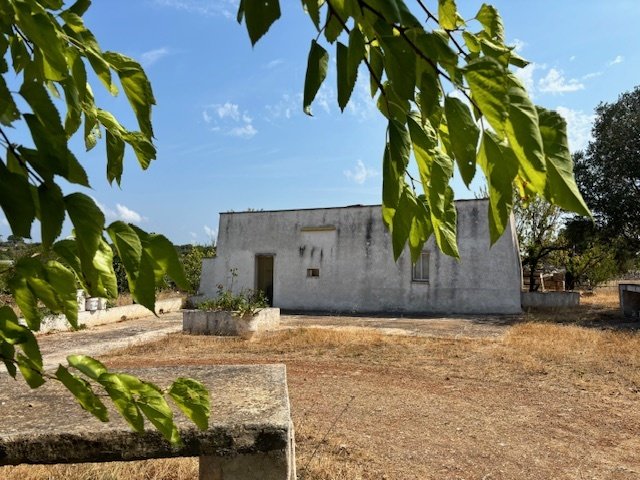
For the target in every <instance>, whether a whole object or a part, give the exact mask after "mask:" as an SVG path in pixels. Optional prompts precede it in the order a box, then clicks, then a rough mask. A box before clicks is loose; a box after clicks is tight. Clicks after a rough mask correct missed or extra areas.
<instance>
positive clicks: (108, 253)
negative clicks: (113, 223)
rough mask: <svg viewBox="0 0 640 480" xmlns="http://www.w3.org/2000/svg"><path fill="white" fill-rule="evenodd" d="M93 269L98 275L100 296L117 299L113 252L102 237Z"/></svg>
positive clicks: (94, 258)
mask: <svg viewBox="0 0 640 480" xmlns="http://www.w3.org/2000/svg"><path fill="white" fill-rule="evenodd" d="M93 268H94V269H95V272H96V273H97V280H98V283H97V289H98V296H99V297H108V298H116V297H117V296H118V282H117V279H116V273H115V271H114V270H113V250H112V249H111V247H110V246H109V244H108V243H107V242H106V241H105V240H104V239H103V238H102V237H100V244H99V245H98V251H97V252H96V254H95V256H94V257H93ZM89 291H91V289H89Z"/></svg>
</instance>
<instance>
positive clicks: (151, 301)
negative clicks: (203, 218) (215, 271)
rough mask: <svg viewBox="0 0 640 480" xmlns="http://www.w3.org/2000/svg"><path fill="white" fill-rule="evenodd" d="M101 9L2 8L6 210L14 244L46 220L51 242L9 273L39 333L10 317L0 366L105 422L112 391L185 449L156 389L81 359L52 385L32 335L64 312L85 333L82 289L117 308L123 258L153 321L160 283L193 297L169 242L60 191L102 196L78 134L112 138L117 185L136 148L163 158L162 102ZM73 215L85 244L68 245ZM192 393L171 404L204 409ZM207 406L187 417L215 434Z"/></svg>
mask: <svg viewBox="0 0 640 480" xmlns="http://www.w3.org/2000/svg"><path fill="white" fill-rule="evenodd" d="M89 6H90V2H89V1H87V0H78V1H76V2H75V3H74V4H72V5H71V6H70V7H69V8H65V6H64V2H63V1H40V0H0V74H2V75H1V76H0V149H1V151H2V157H1V158H2V161H0V207H1V208H2V210H3V212H4V214H5V216H6V218H7V221H8V223H9V226H10V228H11V232H12V235H11V236H10V238H14V239H15V238H18V237H24V238H31V235H32V229H33V226H34V223H35V222H36V220H37V221H38V222H39V224H40V234H41V237H42V249H41V251H38V252H34V254H32V255H29V256H23V257H22V258H17V259H15V261H14V263H13V264H12V265H11V266H10V267H9V269H8V270H9V271H8V272H3V273H5V274H7V275H8V277H9V278H8V280H7V282H6V285H7V288H8V290H9V292H10V293H11V294H12V296H13V297H14V299H15V301H16V303H17V305H18V307H19V308H20V311H21V313H22V315H23V316H24V318H25V320H26V324H27V326H26V327H24V326H22V325H20V324H19V323H18V319H17V317H16V315H15V313H14V312H13V310H12V309H11V308H9V307H2V308H0V359H1V360H2V362H3V363H4V365H5V366H6V368H7V371H8V372H9V374H11V375H12V376H13V377H15V376H16V375H17V372H18V370H19V371H20V373H21V375H22V376H23V378H24V380H25V381H26V382H27V383H28V384H29V386H30V387H32V388H37V387H39V386H40V385H42V384H43V383H45V381H46V380H57V381H59V382H61V383H62V384H63V385H65V386H66V387H67V389H68V390H69V391H70V392H71V393H72V394H73V395H74V396H75V398H76V399H77V400H78V402H79V403H80V405H81V406H82V407H83V408H85V409H86V410H88V411H90V412H91V413H93V414H94V415H95V416H96V417H98V418H99V419H100V420H103V421H105V420H106V419H107V413H106V409H105V406H104V404H103V403H102V401H101V400H100V398H99V397H98V396H97V394H96V393H94V388H102V389H104V390H106V392H107V393H108V395H109V396H110V397H111V399H112V401H113V402H114V404H115V405H116V407H117V409H118V410H119V411H120V413H121V414H122V415H123V416H124V417H125V418H126V419H127V421H129V423H130V424H131V425H132V426H133V427H134V428H135V429H137V430H140V429H141V428H142V426H143V422H144V417H146V418H147V419H148V420H149V421H150V422H151V423H152V424H153V425H154V426H155V427H156V428H157V429H158V430H159V431H160V432H161V433H162V434H163V435H164V436H165V438H167V439H168V440H170V441H171V442H173V443H179V441H180V439H179V436H178V435H177V429H176V427H175V425H174V423H173V413H172V411H171V409H170V408H169V406H168V404H167V402H166V400H165V399H164V396H163V392H162V391H161V390H160V389H158V388H157V387H156V386H154V385H152V384H150V383H148V382H144V381H142V380H139V379H137V378H135V377H131V376H129V375H123V374H117V373H111V372H108V371H107V370H106V367H104V366H103V365H101V364H99V362H97V361H95V360H92V359H89V358H88V357H73V356H72V357H69V367H70V368H67V367H65V366H63V365H60V366H59V367H58V369H57V371H56V373H55V375H51V374H49V373H47V372H45V371H44V370H43V364H42V356H41V354H40V350H39V348H38V343H37V341H36V339H35V337H34V335H33V333H32V331H36V330H38V328H39V326H40V321H41V310H42V309H41V308H40V305H44V306H45V307H46V308H47V309H49V310H50V311H51V312H52V313H63V314H64V315H65V316H66V318H67V319H68V320H69V322H70V323H71V325H72V326H77V305H76V299H75V295H76V287H77V286H78V287H81V288H83V289H84V290H85V291H87V292H88V293H89V294H90V295H91V296H100V297H110V298H114V297H115V296H116V295H117V291H118V284H117V281H116V274H115V272H114V269H113V257H114V252H115V254H116V255H117V256H118V257H119V258H120V259H121V262H122V265H123V267H124V272H125V275H126V277H127V280H128V283H129V287H130V289H131V293H132V296H133V298H134V299H135V300H136V301H137V302H138V303H140V304H142V305H144V306H146V307H147V308H149V309H150V310H151V311H153V310H154V307H155V285H157V284H158V283H159V282H160V281H161V280H162V279H163V278H164V277H165V276H169V277H170V278H171V279H172V280H173V281H174V282H175V283H176V284H177V285H179V286H180V287H182V288H184V289H187V288H188V282H187V279H186V277H185V274H184V271H183V269H182V266H181V265H180V262H179V260H178V255H177V252H176V250H175V248H174V247H173V245H171V243H170V242H169V241H168V240H167V239H166V238H165V237H163V236H162V235H156V234H149V233H147V232H144V231H142V230H140V229H139V228H137V227H135V226H134V225H127V224H124V223H122V222H114V223H112V224H111V225H109V226H108V227H105V218H104V215H103V214H102V212H101V211H100V209H99V208H98V206H97V205H96V204H95V202H94V201H93V200H92V199H91V198H90V197H88V196H87V195H85V194H82V193H79V192H71V193H68V194H65V192H63V190H62V189H61V187H60V185H61V184H69V185H71V186H73V185H74V184H75V185H81V186H84V187H89V186H90V182H89V178H88V177H87V174H86V172H85V170H84V167H83V166H82V165H81V163H80V162H79V161H78V159H77V158H76V156H75V155H74V154H73V152H72V151H71V150H70V149H69V141H70V139H71V137H73V136H74V135H76V134H77V133H78V132H80V133H79V134H81V135H82V136H83V137H84V143H85V146H86V148H87V150H90V149H92V148H94V147H95V146H96V145H97V143H98V139H99V138H100V137H101V136H102V135H105V137H106V142H105V143H106V164H107V169H106V175H107V179H108V180H109V182H113V181H114V180H115V181H116V183H118V184H119V183H120V180H121V178H122V174H123V160H124V154H125V150H126V147H127V146H129V148H131V149H132V150H133V152H134V154H135V156H136V158H137V160H138V163H139V164H140V166H141V168H142V169H146V168H147V167H148V166H149V164H150V163H151V161H152V160H154V159H155V156H156V150H155V147H154V145H153V129H152V123H151V109H152V107H153V105H154V104H155V100H154V96H153V92H152V89H151V85H150V83H149V81H148V79H147V76H146V74H145V73H144V71H143V69H142V67H141V66H140V65H139V64H138V63H137V62H136V61H135V60H133V59H131V58H129V57H126V56H124V55H122V54H120V53H116V52H108V51H102V49H101V48H100V46H99V44H98V41H97V40H96V38H95V36H94V35H93V33H92V32H91V31H90V30H89V29H88V28H87V27H86V26H85V24H84V21H83V19H82V16H83V14H84V13H85V12H86V10H87V8H89ZM90 71H93V74H95V76H96V77H97V78H98V79H99V81H100V82H101V83H102V84H103V86H104V87H105V88H106V89H107V91H108V92H109V93H111V94H112V95H117V93H118V90H119V88H118V85H117V84H116V78H117V81H118V83H119V86H120V88H121V89H122V91H124V94H125V97H126V98H127V100H128V102H129V105H130V106H131V109H132V110H133V113H134V115H135V118H136V121H137V126H138V130H130V129H128V128H125V127H124V126H123V125H122V124H120V122H119V121H118V120H117V119H116V118H115V117H114V116H113V115H112V114H111V113H109V112H108V111H106V110H104V109H102V108H100V107H99V106H98V105H97V104H96V103H95V100H94V95H93V90H92V88H91V86H90V84H89V83H88V77H89V76H90ZM58 107H60V108H61V110H59V108H58ZM83 125H84V128H82V129H81V128H80V127H82V126H83ZM15 127H19V128H22V129H26V130H27V131H28V132H29V133H30V137H31V141H32V144H18V143H15V142H13V141H12V140H11V138H10V132H11V129H12V128H15ZM65 217H68V218H69V220H70V221H71V223H72V225H73V228H74V235H73V237H72V238H67V239H62V240H61V239H59V237H60V234H61V231H62V224H63V222H64V220H65ZM105 233H106V234H107V236H105ZM107 238H108V239H109V240H111V242H112V245H110V244H109V243H108V241H107ZM72 369H76V370H79V371H80V372H81V373H82V374H83V375H84V377H82V376H79V375H76V374H75V373H73V371H72ZM98 372H99V374H98ZM192 382H194V385H196V384H197V382H195V381H192ZM183 383H184V381H183V380H181V381H179V383H177V384H176V385H177V386H175V387H174V389H173V390H174V391H173V393H172V394H171V396H172V397H173V398H174V399H176V398H177V400H176V401H177V402H178V405H179V406H180V408H182V409H183V410H184V408H183V406H184V404H190V402H191V401H192V400H190V397H186V396H185V395H187V393H188V392H187V393H185V389H184V388H182V387H180V385H182V384H183ZM198 385H199V384H198ZM200 387H201V386H200ZM200 387H197V386H192V389H195V390H197V389H198V388H200ZM183 397H184V398H183ZM197 400H198V401H200V402H203V403H202V405H201V408H200V410H198V409H197V408H191V409H190V410H189V411H188V412H187V413H188V414H189V415H191V413H189V412H195V413H193V418H194V419H196V420H194V421H196V423H197V424H198V425H199V426H201V427H202V428H206V423H207V422H206V418H207V416H208V397H206V396H205V395H200V396H198V397H197ZM181 402H182V403H181Z"/></svg>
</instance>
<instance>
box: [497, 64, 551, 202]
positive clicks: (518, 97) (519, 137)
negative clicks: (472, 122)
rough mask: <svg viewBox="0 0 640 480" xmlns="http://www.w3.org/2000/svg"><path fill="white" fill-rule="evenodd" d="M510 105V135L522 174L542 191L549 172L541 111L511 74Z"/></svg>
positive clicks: (510, 141)
mask: <svg viewBox="0 0 640 480" xmlns="http://www.w3.org/2000/svg"><path fill="white" fill-rule="evenodd" d="M508 108H509V117H508V119H507V122H506V132H507V138H508V139H509V144H510V145H511V148H512V149H513V152H514V153H515V154H516V157H517V158H518V161H519V163H520V175H521V176H522V177H524V179H525V180H527V183H528V186H529V187H530V188H531V189H532V190H533V191H534V192H537V193H539V194H540V195H543V194H544V191H545V186H546V180H547V175H546V167H545V158H544V152H543V147H542V137H541V136H540V127H539V124H538V112H537V111H536V107H535V106H534V105H533V103H532V102H531V100H530V99H529V96H528V95H527V91H526V90H525V88H524V87H523V86H522V84H521V83H520V81H519V80H518V79H517V78H516V77H515V75H510V77H509V107H508Z"/></svg>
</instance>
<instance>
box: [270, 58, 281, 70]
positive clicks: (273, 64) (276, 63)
mask: <svg viewBox="0 0 640 480" xmlns="http://www.w3.org/2000/svg"><path fill="white" fill-rule="evenodd" d="M283 63H284V60H283V59H281V58H276V59H275V60H271V61H270V62H269V63H267V65H266V67H267V68H269V69H271V68H276V67H277V66H279V65H282V64H283Z"/></svg>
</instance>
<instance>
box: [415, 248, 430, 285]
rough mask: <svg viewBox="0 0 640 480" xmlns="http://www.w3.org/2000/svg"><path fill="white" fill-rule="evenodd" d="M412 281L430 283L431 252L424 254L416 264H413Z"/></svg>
mask: <svg viewBox="0 0 640 480" xmlns="http://www.w3.org/2000/svg"><path fill="white" fill-rule="evenodd" d="M412 280H413V281H414V282H428V281H429V252H422V253H421V254H420V257H418V260H417V261H416V263H414V264H413V276H412Z"/></svg>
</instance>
